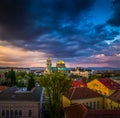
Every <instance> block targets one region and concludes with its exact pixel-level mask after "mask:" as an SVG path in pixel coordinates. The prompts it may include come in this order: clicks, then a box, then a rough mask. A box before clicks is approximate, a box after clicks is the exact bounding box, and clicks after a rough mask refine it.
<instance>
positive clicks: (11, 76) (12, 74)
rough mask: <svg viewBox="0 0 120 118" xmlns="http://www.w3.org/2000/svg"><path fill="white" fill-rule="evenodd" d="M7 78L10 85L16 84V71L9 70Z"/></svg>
mask: <svg viewBox="0 0 120 118" xmlns="http://www.w3.org/2000/svg"><path fill="white" fill-rule="evenodd" d="M7 79H8V86H14V85H16V75H15V71H14V70H13V69H11V70H10V71H8V73H7Z"/></svg>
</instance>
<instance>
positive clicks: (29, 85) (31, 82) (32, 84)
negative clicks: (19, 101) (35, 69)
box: [27, 77, 35, 91]
mask: <svg viewBox="0 0 120 118" xmlns="http://www.w3.org/2000/svg"><path fill="white" fill-rule="evenodd" d="M33 87H35V81H34V79H33V77H31V78H30V79H29V80H28V86H27V90H28V91H30V90H31V89H32V88H33Z"/></svg>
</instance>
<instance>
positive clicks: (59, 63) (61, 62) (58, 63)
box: [57, 60, 65, 65]
mask: <svg viewBox="0 0 120 118" xmlns="http://www.w3.org/2000/svg"><path fill="white" fill-rule="evenodd" d="M62 64H65V62H64V61H62V60H59V61H58V62H57V65H62Z"/></svg>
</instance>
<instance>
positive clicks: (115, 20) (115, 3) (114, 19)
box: [108, 0, 120, 27]
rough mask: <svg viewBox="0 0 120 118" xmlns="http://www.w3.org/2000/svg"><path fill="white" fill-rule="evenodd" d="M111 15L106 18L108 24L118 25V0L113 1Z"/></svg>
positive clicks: (119, 12)
mask: <svg viewBox="0 0 120 118" xmlns="http://www.w3.org/2000/svg"><path fill="white" fill-rule="evenodd" d="M113 9H114V12H113V15H112V16H111V18H110V19H109V20H108V24H110V25H113V26H117V27H119V26H120V0H114V1H113Z"/></svg>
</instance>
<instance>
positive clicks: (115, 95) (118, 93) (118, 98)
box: [109, 90, 120, 103]
mask: <svg viewBox="0 0 120 118" xmlns="http://www.w3.org/2000/svg"><path fill="white" fill-rule="evenodd" d="M109 99H111V100H113V101H115V102H118V103H120V90H117V91H116V92H115V93H113V94H112V95H111V96H109Z"/></svg>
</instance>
